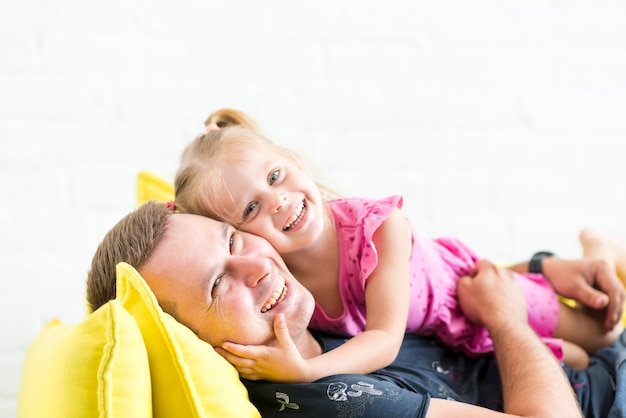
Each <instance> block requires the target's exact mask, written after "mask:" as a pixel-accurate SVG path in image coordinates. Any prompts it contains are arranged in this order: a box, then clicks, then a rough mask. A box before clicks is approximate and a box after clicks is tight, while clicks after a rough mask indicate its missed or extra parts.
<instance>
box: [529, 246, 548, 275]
mask: <svg viewBox="0 0 626 418" xmlns="http://www.w3.org/2000/svg"><path fill="white" fill-rule="evenodd" d="M546 257H554V253H551V252H550V251H539V252H536V253H535V254H533V256H532V257H530V261H529V262H528V272H529V273H539V274H543V265H542V264H543V259H544V258H546Z"/></svg>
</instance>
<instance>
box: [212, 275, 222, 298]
mask: <svg viewBox="0 0 626 418" xmlns="http://www.w3.org/2000/svg"><path fill="white" fill-rule="evenodd" d="M221 281H222V277H221V276H220V277H218V278H217V279H215V281H214V282H213V287H212V288H211V297H212V298H215V290H216V289H217V286H219V284H220V282H221Z"/></svg>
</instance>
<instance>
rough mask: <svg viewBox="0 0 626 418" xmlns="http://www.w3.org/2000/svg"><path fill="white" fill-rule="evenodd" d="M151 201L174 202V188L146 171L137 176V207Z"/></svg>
mask: <svg viewBox="0 0 626 418" xmlns="http://www.w3.org/2000/svg"><path fill="white" fill-rule="evenodd" d="M149 200H158V201H161V202H169V201H170V200H174V186H172V184H171V183H170V182H168V181H167V180H165V179H163V178H161V177H159V176H157V175H156V174H154V173H151V172H149V171H145V170H144V171H141V172H139V175H138V176H137V206H141V205H142V204H144V203H146V202H147V201H149Z"/></svg>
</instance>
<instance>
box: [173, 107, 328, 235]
mask: <svg viewBox="0 0 626 418" xmlns="http://www.w3.org/2000/svg"><path fill="white" fill-rule="evenodd" d="M213 123H215V124H216V125H217V126H218V127H219V128H220V129H213V130H211V131H210V132H208V133H205V134H202V135H199V136H198V137H196V138H195V139H194V140H193V141H192V142H191V144H189V145H188V146H187V147H186V148H185V150H184V151H183V154H182V158H181V165H180V168H179V169H178V172H177V173H176V177H175V179H174V193H175V196H176V208H177V209H178V210H180V211H183V212H187V213H194V214H198V215H203V216H209V217H211V218H214V219H218V220H221V221H225V222H229V223H231V224H233V225H235V226H236V227H238V226H240V225H241V222H242V221H243V210H242V213H241V214H233V213H232V212H231V211H230V209H229V208H228V207H229V206H231V207H232V205H227V204H220V203H218V202H225V201H226V200H227V199H228V197H229V196H232V195H231V193H230V191H229V190H228V189H227V188H226V185H225V183H224V180H223V177H222V175H221V173H220V167H223V166H224V165H225V164H236V162H237V161H238V160H240V158H241V157H240V156H239V152H238V151H239V150H241V149H246V148H256V149H260V150H262V151H265V152H268V153H271V154H274V155H278V156H281V157H283V158H285V159H287V160H289V161H290V162H292V163H293V164H295V165H296V166H297V167H298V168H300V169H303V164H302V160H301V158H300V157H299V156H298V155H297V154H296V153H294V152H293V151H291V150H289V149H287V148H284V147H281V146H279V145H277V144H275V143H274V142H272V141H271V140H270V139H268V138H267V137H265V136H264V135H263V134H262V132H261V130H260V129H259V127H258V125H257V124H256V123H255V122H254V121H253V120H252V119H251V118H250V117H248V116H247V115H246V114H245V113H243V112H241V111H238V110H234V109H220V110H217V111H216V112H213V113H211V115H209V117H208V118H207V120H206V121H205V125H206V126H209V125H210V124H213ZM316 184H317V186H318V187H319V189H320V191H321V192H322V196H323V197H324V199H329V198H332V197H336V196H337V194H336V193H335V192H333V191H331V190H330V189H329V188H328V187H326V186H324V185H321V184H319V183H317V182H316ZM225 197H226V199H225ZM209 202H212V203H209ZM231 202H232V197H231Z"/></svg>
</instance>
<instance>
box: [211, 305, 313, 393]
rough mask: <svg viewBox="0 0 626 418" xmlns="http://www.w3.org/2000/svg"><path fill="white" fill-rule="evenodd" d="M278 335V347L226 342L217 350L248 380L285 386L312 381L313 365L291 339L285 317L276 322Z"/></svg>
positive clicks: (276, 319)
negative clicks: (303, 356) (269, 381)
mask: <svg viewBox="0 0 626 418" xmlns="http://www.w3.org/2000/svg"><path fill="white" fill-rule="evenodd" d="M274 333H275V334H276V341H277V342H278V346H277V347H274V346H266V345H242V344H235V343H230V342H226V343H224V344H222V347H216V348H215V351H216V352H217V353H218V354H220V355H221V356H222V357H224V358H225V359H226V360H228V361H229V362H230V363H231V364H232V365H233V366H235V368H236V369H237V371H239V375H240V376H241V377H242V378H244V379H249V380H271V381H273V382H284V383H287V382H306V381H308V377H307V376H308V375H309V363H308V362H307V360H305V359H303V358H302V356H301V355H300V352H299V351H298V348H297V347H296V345H295V344H294V342H293V340H292V339H291V336H290V335H289V331H288V330H287V324H286V323H285V316H284V315H283V314H279V315H277V316H276V318H275V319H274Z"/></svg>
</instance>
